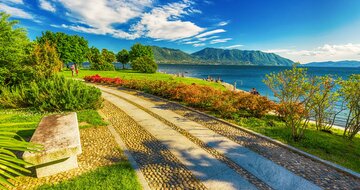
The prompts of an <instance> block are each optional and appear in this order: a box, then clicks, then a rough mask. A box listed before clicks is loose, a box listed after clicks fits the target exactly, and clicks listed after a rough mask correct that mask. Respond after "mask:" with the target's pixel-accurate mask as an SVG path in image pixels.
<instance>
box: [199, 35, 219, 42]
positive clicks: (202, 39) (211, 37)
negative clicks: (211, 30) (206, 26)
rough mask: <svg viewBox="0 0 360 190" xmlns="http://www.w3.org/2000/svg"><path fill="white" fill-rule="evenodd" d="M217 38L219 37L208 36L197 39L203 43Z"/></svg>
mask: <svg viewBox="0 0 360 190" xmlns="http://www.w3.org/2000/svg"><path fill="white" fill-rule="evenodd" d="M218 37H219V36H210V37H208V38H199V39H198V40H199V41H202V42H204V41H206V40H211V39H214V38H218Z"/></svg>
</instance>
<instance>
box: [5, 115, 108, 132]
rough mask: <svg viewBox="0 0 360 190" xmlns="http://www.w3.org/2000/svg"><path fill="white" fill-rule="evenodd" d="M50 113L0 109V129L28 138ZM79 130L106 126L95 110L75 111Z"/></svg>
mask: <svg viewBox="0 0 360 190" xmlns="http://www.w3.org/2000/svg"><path fill="white" fill-rule="evenodd" d="M49 114H50V113H47V114H45V113H40V112H35V111H32V110H31V109H26V108H25V109H0V129H2V128H11V129H13V131H15V132H17V133H18V134H19V135H20V136H21V137H23V138H30V137H31V136H32V134H33V133H34V131H35V128H36V127H37V125H38V124H39V122H40V120H41V118H42V117H44V116H46V115H49ZM77 116H78V121H79V124H80V125H79V126H80V128H87V127H98V126H106V125H107V123H106V122H105V121H104V120H103V119H102V118H101V116H100V115H99V113H98V112H97V111H96V110H82V111H77Z"/></svg>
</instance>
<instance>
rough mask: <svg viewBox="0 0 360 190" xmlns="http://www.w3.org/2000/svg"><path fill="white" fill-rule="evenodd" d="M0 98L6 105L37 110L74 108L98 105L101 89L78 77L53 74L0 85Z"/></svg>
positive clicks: (97, 106)
mask: <svg viewBox="0 0 360 190" xmlns="http://www.w3.org/2000/svg"><path fill="white" fill-rule="evenodd" d="M0 102H1V103H3V104H4V105H5V106H7V107H33V108H35V109H37V110H40V111H74V110H83V109H96V108H99V107H100V106H101V103H102V99H101V91H100V90H99V89H97V88H95V87H90V86H87V85H85V84H83V83H81V82H80V81H75V80H69V79H65V77H60V76H53V77H51V78H49V79H46V80H39V81H37V82H31V83H30V84H29V85H27V86H25V85H19V86H18V87H16V88H9V87H8V88H3V89H2V93H1V95H0Z"/></svg>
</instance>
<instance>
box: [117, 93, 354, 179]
mask: <svg viewBox="0 0 360 190" xmlns="http://www.w3.org/2000/svg"><path fill="white" fill-rule="evenodd" d="M122 88H124V87H122ZM125 89H127V88H125ZM130 90H133V89H130ZM134 91H137V92H141V91H138V90H134ZM141 93H144V94H147V95H150V96H153V97H156V98H159V99H161V100H163V101H167V102H171V103H174V104H177V105H179V106H181V107H183V108H185V109H188V110H190V111H193V112H196V113H198V114H201V115H204V116H206V117H210V118H212V119H214V120H216V121H219V122H221V123H224V124H226V125H229V126H231V127H234V128H236V129H240V130H242V131H244V132H246V133H250V134H252V135H255V136H257V137H260V138H263V139H265V140H267V141H269V142H271V143H274V144H276V145H279V146H281V147H284V148H286V149H288V150H290V151H292V152H295V153H297V154H300V155H302V156H305V157H307V158H309V159H311V160H313V161H316V162H320V163H322V164H325V165H327V166H330V167H332V168H334V169H336V170H337V171H339V172H342V173H345V174H348V175H350V176H353V177H355V178H359V179H360V173H357V172H355V171H353V170H350V169H348V168H345V167H343V166H340V165H338V164H335V163H332V162H329V161H327V160H324V159H321V158H319V157H317V156H314V155H312V154H309V153H307V152H304V151H302V150H300V149H298V148H295V147H293V146H290V145H287V144H284V143H282V142H280V141H278V140H275V139H273V138H270V137H267V136H265V135H262V134H260V133H257V132H254V131H252V130H249V129H246V128H244V127H241V126H239V125H235V124H233V123H230V122H228V121H225V120H223V119H220V118H217V117H214V116H212V115H209V114H206V113H204V112H201V111H198V110H196V109H193V108H190V107H187V106H185V105H182V104H179V103H178V102H174V101H171V100H167V99H164V98H161V97H159V96H155V95H152V94H148V93H145V92H141Z"/></svg>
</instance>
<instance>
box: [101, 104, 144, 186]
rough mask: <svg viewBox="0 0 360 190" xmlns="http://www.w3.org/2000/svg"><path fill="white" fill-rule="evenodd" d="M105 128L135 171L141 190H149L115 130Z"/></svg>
mask: <svg viewBox="0 0 360 190" xmlns="http://www.w3.org/2000/svg"><path fill="white" fill-rule="evenodd" d="M98 112H99V114H100V116H101V117H102V118H107V117H105V115H104V114H103V113H102V112H101V111H98ZM107 128H108V129H109V131H110V133H111V135H112V136H113V137H114V139H115V141H116V143H117V144H118V145H119V146H120V148H121V150H122V151H123V152H124V154H125V156H126V157H127V158H128V160H129V162H130V164H131V166H132V167H133V169H134V170H135V173H136V175H137V177H138V180H139V182H140V184H141V187H142V189H143V190H150V187H149V184H148V182H147V181H146V179H145V177H144V175H143V173H142V172H141V170H140V167H139V165H138V164H137V163H136V161H135V159H134V158H133V157H132V155H131V153H130V151H129V149H128V148H127V147H126V145H125V143H124V141H123V140H122V139H121V137H120V135H119V134H118V133H117V132H116V130H115V129H114V127H113V126H112V125H108V126H107Z"/></svg>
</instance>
